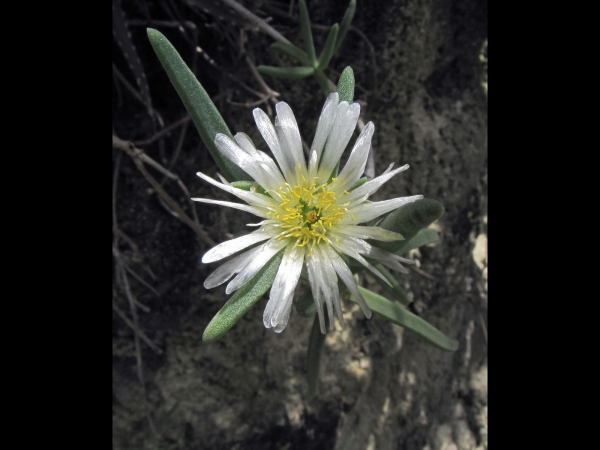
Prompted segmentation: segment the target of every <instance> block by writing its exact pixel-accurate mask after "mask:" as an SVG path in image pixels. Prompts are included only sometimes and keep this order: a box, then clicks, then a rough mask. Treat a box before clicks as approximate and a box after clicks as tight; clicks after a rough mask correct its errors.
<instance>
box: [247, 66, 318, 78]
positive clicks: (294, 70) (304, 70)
mask: <svg viewBox="0 0 600 450" xmlns="http://www.w3.org/2000/svg"><path fill="white" fill-rule="evenodd" d="M257 69H258V71H259V72H260V73H265V74H267V75H273V76H275V77H279V78H292V79H295V78H304V77H308V76H310V75H312V74H313V73H315V69H313V68H312V67H306V66H300V67H273V66H258V67H257Z"/></svg>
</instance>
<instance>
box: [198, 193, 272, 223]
mask: <svg viewBox="0 0 600 450" xmlns="http://www.w3.org/2000/svg"><path fill="white" fill-rule="evenodd" d="M192 200H193V201H195V202H200V203H209V204H211V205H220V206H228V207H230V208H234V209H239V210H241V211H246V212H249V213H251V214H254V215H255V216H258V217H262V218H264V219H266V218H268V217H269V216H268V215H267V210H266V209H265V208H257V207H256V206H248V205H242V204H241V203H233V202H224V201H221V200H211V199H209V198H192Z"/></svg>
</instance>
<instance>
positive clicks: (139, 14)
mask: <svg viewBox="0 0 600 450" xmlns="http://www.w3.org/2000/svg"><path fill="white" fill-rule="evenodd" d="M292 3H294V4H293V5H290V2H288V1H281V0H270V1H267V0H263V1H244V2H242V4H243V5H245V6H246V7H247V8H248V9H249V10H251V11H252V12H253V13H254V14H255V15H256V16H257V17H260V18H262V19H268V18H270V19H268V24H269V25H270V26H271V27H273V28H274V29H276V30H278V31H279V32H280V33H282V34H283V35H284V36H286V37H287V38H288V39H289V40H291V41H292V42H294V43H297V44H299V45H300V44H301V42H302V41H301V37H300V31H299V22H298V8H297V2H292ZM307 4H308V8H309V13H310V16H311V20H312V23H313V25H315V27H314V30H313V33H314V39H315V45H316V48H317V52H319V50H320V48H321V47H322V45H323V44H324V42H325V38H326V36H327V27H329V26H331V25H332V24H333V23H335V22H339V21H341V18H342V16H343V14H344V12H345V9H346V7H347V2H345V1H344V2H338V1H333V0H312V1H308V2H307ZM113 10H114V15H113V30H114V45H113V74H114V81H113V99H112V102H113V135H114V136H117V137H118V138H119V139H121V140H123V141H128V142H133V143H134V144H135V148H137V149H139V150H141V151H142V152H143V154H144V155H145V156H144V158H146V159H145V162H143V163H140V154H141V153H139V152H138V156H137V157H135V156H132V154H131V153H127V152H125V151H124V150H123V149H122V148H119V147H118V146H117V147H115V148H113V171H114V172H113V181H114V189H113V216H114V217H113V219H114V220H113V226H114V241H113V255H114V278H113V311H114V314H113V354H114V359H113V444H114V448H115V449H119V450H120V449H123V450H125V449H134V448H138V449H139V448H145V449H158V448H160V449H166V448H169V449H215V450H217V449H240V450H242V449H278V450H279V449H281V450H283V449H340V450H342V449H344V450H354V449H409V450H412V449H432V450H433V449H436V450H437V449H445V450H450V449H456V450H458V449H475V448H478V449H481V448H487V440H488V431H487V3H486V2H485V1H479V0H389V1H381V2H368V1H365V0H358V4H357V9H356V15H355V18H354V21H353V28H352V29H351V30H350V32H349V33H348V35H347V37H346V40H345V42H344V44H343V46H342V48H341V49H340V51H339V52H338V53H337V54H336V55H335V56H334V58H333V59H332V62H331V64H330V69H329V70H328V71H327V75H328V76H329V78H330V79H331V80H332V81H334V82H336V81H337V78H338V76H339V73H340V72H341V71H342V70H343V69H344V67H346V66H348V65H350V66H352V68H353V69H354V74H355V78H356V83H357V88H356V94H355V97H356V101H360V102H362V103H363V108H362V113H363V114H362V116H363V118H364V120H365V122H368V121H373V122H374V123H375V127H376V128H375V129H376V131H375V136H374V139H373V145H374V155H375V170H376V173H377V174H379V173H381V172H382V171H383V170H385V168H387V166H388V165H389V163H391V162H394V163H395V164H396V165H397V164H400V165H402V164H406V163H408V164H410V166H411V168H410V170H408V171H406V172H403V173H402V174H400V175H398V176H396V177H395V178H393V179H392V181H390V182H389V183H387V184H386V185H384V187H383V188H382V189H381V190H380V191H379V192H378V193H377V194H376V196H375V200H381V199H385V198H391V197H392V196H405V195H415V194H423V195H424V196H425V197H427V198H433V199H436V200H439V201H440V202H442V203H443V204H444V206H445V208H446V212H445V214H444V215H443V216H442V217H441V219H440V220H439V221H437V222H436V223H435V224H434V225H433V226H434V227H435V228H436V229H437V230H438V231H439V233H440V241H439V242H438V243H436V244H433V245H431V246H428V247H425V248H421V249H419V250H418V251H414V252H413V254H412V255H411V256H412V257H413V258H414V259H415V260H416V262H417V264H416V266H412V267H411V271H410V274H409V275H402V274H398V279H399V281H400V283H401V285H402V286H403V287H404V288H405V289H406V290H407V291H408V292H410V294H411V295H412V296H413V298H414V302H413V303H412V304H411V305H410V306H409V309H410V310H411V311H412V312H414V313H416V314H418V315H420V316H421V317H423V318H424V319H425V320H427V321H428V322H430V323H431V324H432V325H434V326H435V327H437V328H438V329H439V330H441V331H442V332H443V333H445V334H447V335H448V336H450V337H453V338H455V339H458V340H459V342H460V346H459V349H458V350H457V351H456V352H454V353H448V352H444V351H441V350H439V349H437V348H434V347H432V346H430V345H428V344H426V343H425V342H423V341H421V340H420V339H418V338H417V337H416V336H414V335H413V334H411V333H410V332H408V331H407V332H404V330H403V329H402V328H400V327H398V326H395V325H392V324H390V323H388V322H387V321H385V320H384V319H382V318H380V317H378V316H373V317H372V318H371V319H370V320H367V319H365V317H364V315H363V314H362V312H361V311H360V310H359V308H358V307H357V306H356V305H354V304H352V303H350V302H348V301H346V302H344V303H343V306H344V307H345V313H344V316H345V319H346V321H347V324H346V327H345V328H344V329H340V327H339V324H338V325H337V330H336V331H335V332H332V333H330V334H329V335H328V336H327V339H326V347H325V351H324V356H323V362H322V367H321V378H320V384H319V393H318V395H316V396H311V395H309V393H308V386H307V382H306V348H307V343H308V336H309V332H310V328H311V325H312V320H311V319H306V318H303V317H301V316H299V315H298V314H296V313H295V311H293V312H292V317H291V318H290V322H289V325H288V326H287V328H286V329H285V331H284V332H283V333H282V334H280V335H277V334H274V333H273V332H271V331H267V330H265V329H264V327H263V325H262V314H263V309H264V307H265V304H266V298H263V299H261V300H260V301H259V302H258V303H257V304H256V305H255V306H254V307H253V308H252V309H251V310H250V311H249V312H248V313H247V314H246V316H244V318H243V319H242V320H240V321H239V322H238V323H237V324H236V325H235V326H234V327H233V328H232V329H231V330H230V331H229V332H228V333H227V334H226V335H225V336H224V337H223V338H222V339H221V340H219V341H217V342H215V343H212V344H203V343H202V333H203V331H204V329H205V327H206V325H207V324H208V323H209V321H210V320H211V319H212V317H213V316H214V314H216V312H217V311H218V310H219V309H220V307H221V306H222V305H223V304H224V303H225V301H226V300H227V296H226V295H225V293H224V286H221V287H219V288H216V289H213V290H211V291H207V290H206V289H204V287H203V286H202V283H203V281H204V279H205V278H206V277H207V276H208V274H209V273H210V272H211V271H212V270H214V269H215V268H216V267H217V265H215V264H213V265H208V266H207V265H203V264H201V263H200V261H199V260H200V258H201V256H202V254H203V253H204V252H206V251H207V250H208V249H209V248H210V242H211V240H212V241H214V242H217V243H218V242H222V241H224V240H226V239H229V238H231V237H232V236H235V235H237V234H240V233H243V232H245V230H246V227H245V224H246V223H250V222H252V221H253V217H252V216H251V215H249V214H247V213H242V212H239V211H235V210H227V209H224V208H220V207H215V206H210V205H201V204H195V205H193V206H192V205H190V202H189V201H188V199H189V197H190V196H194V197H208V198H215V199H223V200H231V198H229V197H228V195H227V194H225V193H224V192H222V191H220V190H217V189H215V188H213V187H211V186H210V185H208V184H207V183H204V182H203V181H202V180H200V179H199V178H197V177H196V176H195V172H196V171H198V170H202V171H203V172H204V173H207V174H209V175H210V176H215V175H216V172H217V167H216V165H215V164H214V162H213V160H212V158H211V156H210V154H209V153H208V151H207V150H206V148H205V147H204V145H203V143H202V142H201V140H200V138H199V135H198V133H197V131H196V129H195V127H194V125H193V123H191V122H190V121H187V120H186V112H185V109H184V107H183V105H182V103H181V100H180V99H179V97H178V96H177V93H176V92H175V90H174V88H173V87H172V86H171V85H170V83H169V81H168V78H167V76H166V74H165V72H164V70H163V68H162V66H161V65H160V63H159V61H158V58H157V57H156V55H155V54H154V52H153V50H152V48H151V46H150V44H149V42H148V40H147V37H146V31H145V30H146V27H147V26H150V27H153V28H156V29H158V30H160V31H161V32H163V33H164V34H165V36H167V38H168V39H169V40H170V41H171V42H172V43H173V45H174V46H175V47H176V48H177V49H178V51H179V52H180V54H181V56H182V57H183V58H184V60H185V61H186V62H187V63H188V64H189V65H190V67H193V69H194V72H195V73H196V75H197V77H198V79H199V80H200V82H201V83H202V85H203V86H204V87H205V89H206V90H207V92H208V93H209V95H211V97H212V98H213V100H214V102H215V104H216V105H217V108H218V109H219V111H220V112H221V114H222V115H223V117H224V119H225V121H226V122H227V124H228V125H229V127H230V129H231V130H232V132H233V133H235V132H237V131H244V132H246V133H247V134H249V135H250V137H251V138H252V139H253V140H254V142H256V143H257V145H258V146H259V148H263V149H266V145H265V144H264V142H263V141H262V138H261V137H260V135H259V133H258V131H257V130H256V128H255V126H254V124H253V120H252V113H251V111H252V109H253V107H254V106H253V104H254V103H257V102H259V101H260V100H261V99H263V98H264V99H265V102H263V103H262V104H260V105H258V106H259V107H261V108H263V109H265V110H268V109H269V108H272V107H273V104H274V103H273V98H269V94H270V92H271V91H270V90H274V91H276V92H278V93H280V94H281V95H280V96H279V99H280V100H285V101H286V102H287V103H289V104H290V106H291V107H292V109H293V111H294V113H295V115H296V118H297V120H298V123H299V126H300V130H301V133H302V135H303V138H304V140H305V141H307V142H311V140H312V137H313V135H314V130H315V126H316V121H317V119H318V115H319V113H320V110H321V107H322V104H323V101H324V96H323V94H322V92H321V91H320V89H319V86H318V84H317V82H316V81H315V80H314V79H313V78H305V79H301V80H280V79H275V78H273V77H269V76H264V82H265V84H266V85H265V86H263V85H261V82H260V80H258V79H257V78H256V77H255V76H253V74H252V69H251V67H250V65H249V64H248V61H250V63H251V64H254V65H259V64H267V65H272V64H274V63H273V61H272V60H271V59H270V57H269V53H268V46H269V45H270V44H272V43H273V42H274V41H273V39H272V38H271V37H269V36H268V35H266V34H265V33H263V32H261V31H258V30H257V29H256V28H255V27H251V26H248V24H247V23H244V21H243V20H241V19H240V18H239V16H236V15H234V14H231V13H230V12H229V10H228V8H227V7H226V6H225V5H224V4H223V3H222V2H221V1H217V0H213V1H208V0H203V1H199V0H193V1H192V0H188V1H183V0H170V1H165V2H150V1H144V0H135V1H123V2H122V3H121V2H117V1H115V2H114V4H113ZM290 10H291V15H290ZM207 11H208V12H207ZM123 30H125V31H126V33H128V36H130V42H131V44H133V46H134V48H135V50H132V48H131V46H130V45H129V44H128V42H129V41H128V39H127V38H125V37H124V36H123ZM247 58H248V60H247ZM164 130H167V131H166V132H164ZM147 158H151V159H152V160H153V161H156V162H157V163H158V164H159V165H160V167H158V169H157V167H156V166H155V167H153V166H152V164H151V163H150V164H149V163H148V161H149V160H148V159H147ZM136 160H137V161H138V162H137V164H136ZM140 166H142V168H143V169H144V170H145V171H146V174H144V173H143V171H142V170H140ZM146 175H149V176H150V177H152V178H153V179H154V180H155V183H157V184H158V187H157V186H156V185H152V184H151V183H150V182H149V181H148V177H147V176H146ZM182 186H183V188H182ZM161 189H162V190H164V193H166V194H168V196H170V197H171V199H172V201H173V202H175V203H176V204H177V205H178V206H179V207H180V208H181V210H182V211H183V212H184V213H185V214H186V215H187V217H189V218H190V219H191V220H192V221H194V227H195V228H194V227H193V226H190V225H189V224H186V223H185V222H184V221H182V220H181V219H182V215H181V213H178V211H177V210H175V209H174V208H173V205H172V204H169V202H168V201H165V200H164V196H163V195H162V193H161V192H160V191H161ZM186 190H187V192H186ZM192 208H195V211H193V210H192ZM362 283H363V284H364V285H365V286H366V287H368V288H370V289H373V290H375V291H378V285H377V284H376V283H375V282H374V280H372V279H371V278H369V277H368V276H367V277H364V276H363V277H362ZM301 291H302V289H298V292H301ZM134 329H137V330H138V333H134V331H133V330H134ZM136 336H137V337H136Z"/></svg>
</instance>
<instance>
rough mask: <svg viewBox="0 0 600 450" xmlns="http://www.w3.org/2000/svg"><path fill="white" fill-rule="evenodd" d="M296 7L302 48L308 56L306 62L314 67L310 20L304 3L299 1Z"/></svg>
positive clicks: (315, 60) (315, 62) (315, 58)
mask: <svg viewBox="0 0 600 450" xmlns="http://www.w3.org/2000/svg"><path fill="white" fill-rule="evenodd" d="M298 7H299V8H300V30H301V32H302V37H303V38H304V47H305V49H306V54H307V55H308V60H309V61H310V62H311V63H312V66H313V67H314V66H315V65H316V64H317V54H316V53H315V44H314V42H313V37H312V31H311V29H310V18H309V17H308V9H306V2H305V1H304V0H300V2H299V4H298Z"/></svg>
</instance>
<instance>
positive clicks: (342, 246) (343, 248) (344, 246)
mask: <svg viewBox="0 0 600 450" xmlns="http://www.w3.org/2000/svg"><path fill="white" fill-rule="evenodd" d="M348 244H350V243H349V242H348V241H343V240H342V239H341V238H340V239H339V240H338V242H334V241H331V245H332V246H333V248H335V249H336V250H337V251H338V252H339V253H345V254H346V255H348V256H351V257H352V258H354V259H355V260H357V261H358V262H359V263H361V264H362V265H363V266H365V267H366V268H367V269H369V270H370V271H371V272H373V274H374V275H376V276H377V277H379V278H381V280H382V281H383V282H384V283H385V284H387V285H388V286H390V287H392V284H391V283H390V282H389V281H388V279H387V278H386V277H385V276H384V275H383V274H382V273H381V272H380V271H379V270H378V269H376V268H375V267H374V266H373V265H372V264H371V263H370V262H369V261H367V260H366V259H365V258H363V257H362V256H361V255H360V253H358V252H357V251H356V250H355V249H354V248H352V246H351V245H348Z"/></svg>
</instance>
